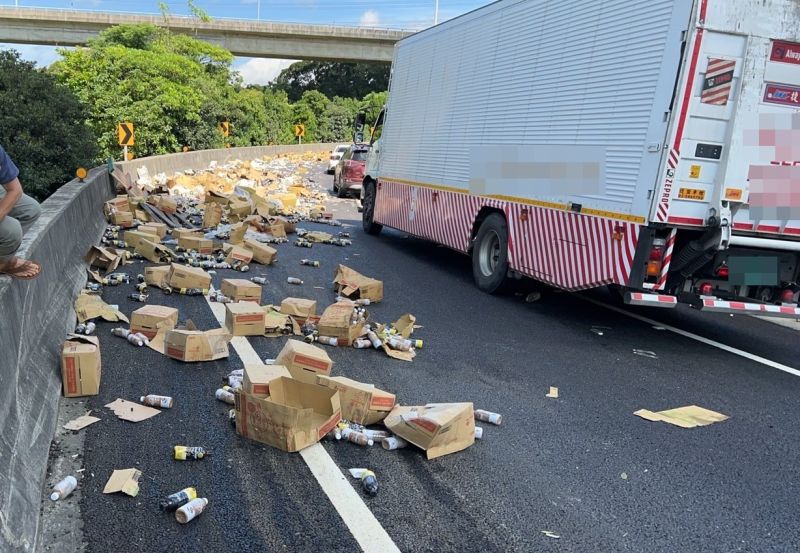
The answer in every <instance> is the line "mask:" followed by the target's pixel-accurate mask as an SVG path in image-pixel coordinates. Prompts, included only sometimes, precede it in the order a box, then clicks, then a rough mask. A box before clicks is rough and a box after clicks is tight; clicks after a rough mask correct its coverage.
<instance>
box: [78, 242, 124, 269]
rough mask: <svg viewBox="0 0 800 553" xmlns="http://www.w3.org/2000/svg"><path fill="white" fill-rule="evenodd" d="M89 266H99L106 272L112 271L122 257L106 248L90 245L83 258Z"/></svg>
mask: <svg viewBox="0 0 800 553" xmlns="http://www.w3.org/2000/svg"><path fill="white" fill-rule="evenodd" d="M83 259H84V261H86V263H88V264H89V267H100V268H101V269H103V270H105V272H106V273H113V272H114V270H115V269H116V268H117V267H118V266H119V264H120V262H121V261H122V257H120V256H119V255H117V254H116V253H114V252H113V251H111V250H110V249H108V248H102V247H100V246H92V247H91V248H89V251H88V252H87V253H86V256H85V257H84V258H83Z"/></svg>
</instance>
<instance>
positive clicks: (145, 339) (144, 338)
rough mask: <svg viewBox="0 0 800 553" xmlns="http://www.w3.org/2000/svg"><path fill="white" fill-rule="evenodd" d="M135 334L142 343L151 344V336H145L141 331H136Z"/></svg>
mask: <svg viewBox="0 0 800 553" xmlns="http://www.w3.org/2000/svg"><path fill="white" fill-rule="evenodd" d="M134 336H136V337H137V338H139V340H141V341H142V344H144V345H145V346H149V345H150V338H148V337H147V336H145V335H144V334H142V333H141V332H137V333H135V334H134Z"/></svg>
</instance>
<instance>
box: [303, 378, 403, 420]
mask: <svg viewBox="0 0 800 553" xmlns="http://www.w3.org/2000/svg"><path fill="white" fill-rule="evenodd" d="M317 384H319V385H320V386H326V387H328V388H332V389H334V390H338V391H339V402H340V403H341V405H342V417H343V418H345V419H347V420H349V421H352V422H354V423H356V424H364V425H368V424H375V423H378V422H380V421H382V420H383V419H385V418H386V416H387V415H388V414H389V412H390V411H391V410H392V409H393V408H394V406H395V403H396V401H397V399H396V397H395V395H394V394H390V393H389V392H385V391H383V390H380V389H378V388H376V387H375V386H373V385H372V384H364V383H363V382H357V381H355V380H351V379H349V378H345V377H343V376H323V375H317Z"/></svg>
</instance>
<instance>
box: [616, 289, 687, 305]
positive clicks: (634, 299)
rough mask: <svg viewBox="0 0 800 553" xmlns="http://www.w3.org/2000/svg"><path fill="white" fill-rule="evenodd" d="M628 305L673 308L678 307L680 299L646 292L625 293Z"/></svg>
mask: <svg viewBox="0 0 800 553" xmlns="http://www.w3.org/2000/svg"><path fill="white" fill-rule="evenodd" d="M625 304H626V305H644V306H647V307H666V308H672V307H675V306H676V305H678V298H677V297H676V296H670V295H667V294H648V293H646V292H625Z"/></svg>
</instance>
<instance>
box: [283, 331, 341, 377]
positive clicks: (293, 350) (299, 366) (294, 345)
mask: <svg viewBox="0 0 800 553" xmlns="http://www.w3.org/2000/svg"><path fill="white" fill-rule="evenodd" d="M275 363H276V364H278V365H283V366H284V367H286V368H287V369H289V373H290V374H291V375H292V378H294V379H296V380H300V381H301V382H305V383H307V384H316V381H317V380H316V377H317V375H318V374H322V375H325V376H327V375H329V374H331V368H332V367H333V361H331V358H330V357H328V354H327V353H326V352H325V350H324V349H322V348H319V347H317V346H312V345H311V344H306V343H305V342H301V341H299V340H288V341H287V342H286V345H284V346H283V349H282V350H281V351H280V353H279V354H278V357H276V358H275Z"/></svg>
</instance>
